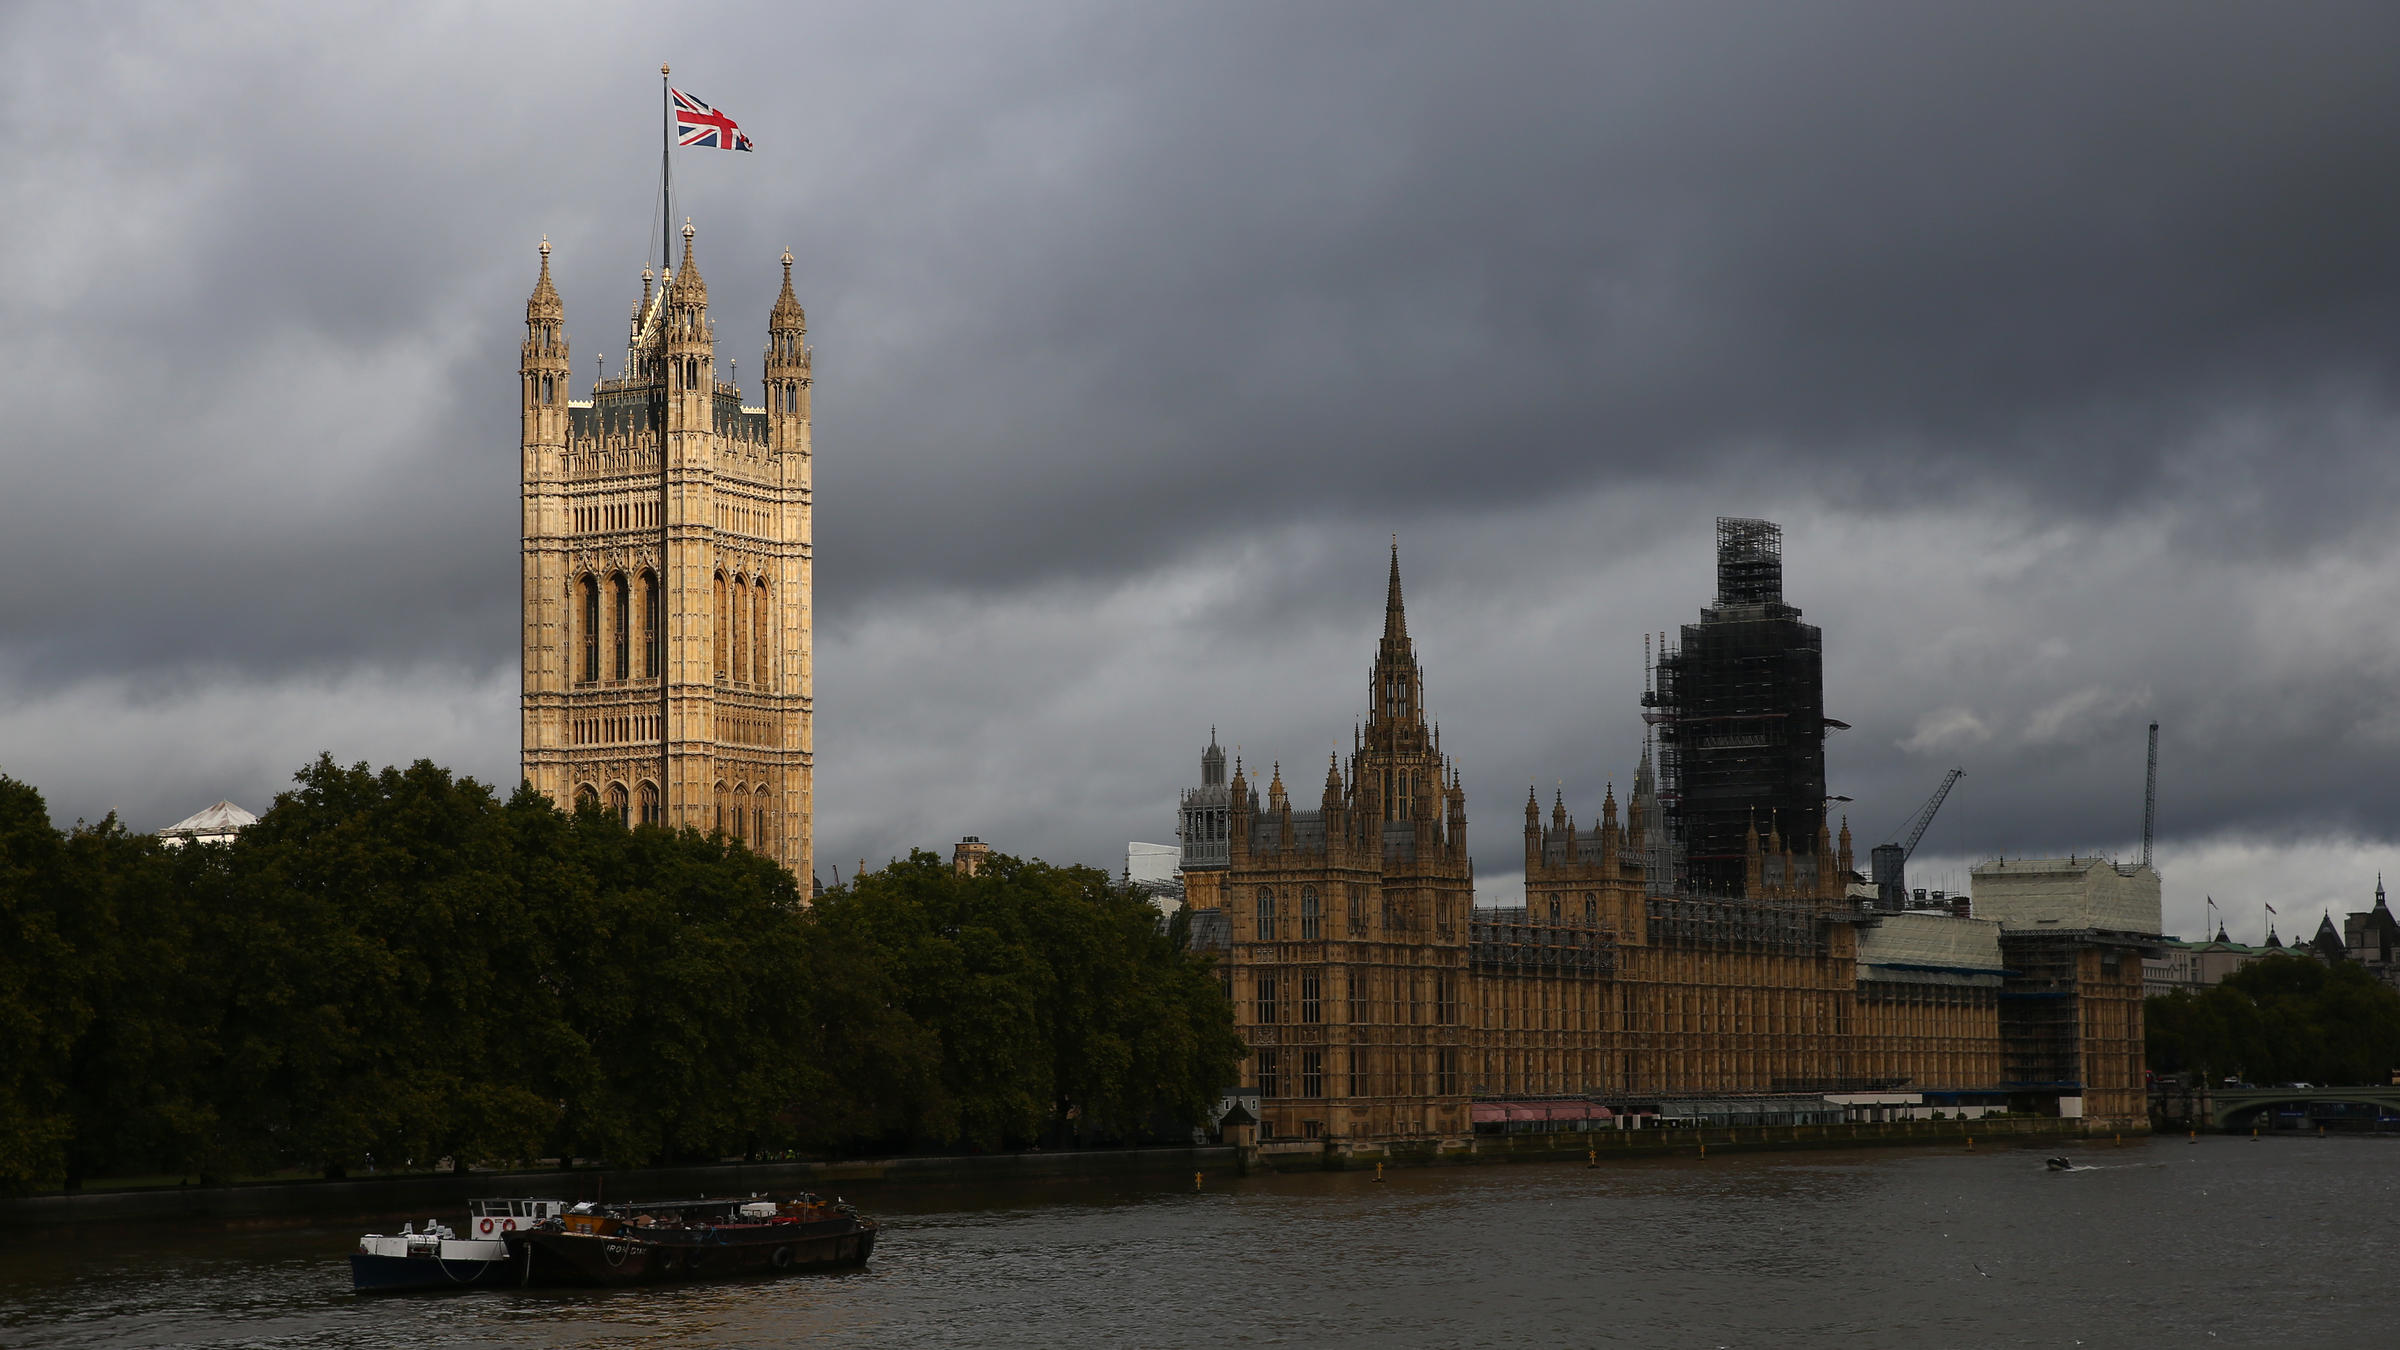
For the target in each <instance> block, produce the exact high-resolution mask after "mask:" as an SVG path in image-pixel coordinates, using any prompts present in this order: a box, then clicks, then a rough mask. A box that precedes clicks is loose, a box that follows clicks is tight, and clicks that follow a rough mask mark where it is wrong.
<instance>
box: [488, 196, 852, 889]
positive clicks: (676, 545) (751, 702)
mask: <svg viewBox="0 0 2400 1350" xmlns="http://www.w3.org/2000/svg"><path fill="white" fill-rule="evenodd" d="M693 233H694V231H693V229H692V226H691V224H690V222H688V221H687V222H685V224H684V227H683V262H682V265H681V266H680V267H678V268H677V269H676V271H675V274H674V275H673V276H672V277H669V278H666V279H665V280H664V281H663V282H661V281H659V279H658V278H656V277H654V276H653V274H652V273H651V271H650V270H649V269H648V268H644V269H643V270H642V297H641V299H640V300H638V301H636V302H635V304H634V306H633V315H632V322H631V325H630V335H629V341H628V346H627V353H626V358H625V364H624V366H623V373H622V374H621V375H619V376H618V377H616V378H614V379H606V378H596V379H595V381H594V383H593V384H592V385H591V387H590V396H589V397H588V398H585V399H574V398H572V397H570V394H569V386H570V381H571V379H572V370H571V367H570V364H569V359H568V355H569V354H568V346H567V339H566V330H565V326H564V325H565V307H564V305H563V303H562V302H561V300H560V298H559V294H558V290H557V287H556V286H555V285H554V284H553V283H552V281H551V279H550V245H549V241H548V240H547V239H545V240H544V241H543V243H542V246H541V256H542V263H541V275H540V278H539V279H538V280H537V281H536V282H535V283H534V289H533V295H532V298H531V299H529V300H527V301H526V304H525V343H524V348H523V352H522V357H521V359H520V362H519V372H520V385H521V388H520V393H519V399H520V404H521V408H522V414H523V434H522V438H521V439H522V451H523V461H522V464H523V469H522V472H523V479H522V483H523V506H524V518H523V538H524V592H523V597H522V613H523V618H524V648H523V656H524V662H523V710H524V725H523V752H522V754H523V772H524V777H525V780H526V781H527V782H529V783H531V784H533V786H534V787H535V788H537V789H539V790H540V791H541V792H543V793H544V794H546V795H547V796H549V797H550V798H551V800H553V801H555V802H557V803H558V804H559V805H560V806H562V807H568V808H572V807H575V806H577V805H580V804H586V803H589V804H593V805H598V806H600V807H602V808H604V809H607V810H609V811H612V812H615V813H616V814H617V815H618V816H619V817H620V818H621V819H623V820H625V821H626V822H628V823H630V824H645V823H663V824H667V825H670V826H674V827H683V826H690V827H693V828H696V829H699V830H701V831H703V832H722V833H724V834H725V835H727V836H729V837H731V838H734V839H738V840H740V841H742V842H743V843H745V844H746V845H748V846H749V847H750V848H751V849H753V850H755V851H756V852H759V853H761V854H764V855H766V856H768V857H772V858H774V859H775V860H777V861H778V862H780V863H782V864H783V865H785V866H786V867H788V868H790V869H791V870H792V871H793V872H795V873H796V874H797V875H798V876H799V878H800V881H801V886H802V890H803V893H806V891H807V890H808V888H809V884H810V880H811V875H810V872H811V864H812V862H813V854H812V848H811V822H812V814H813V808H814V800H813V793H812V786H811V777H812V768H813V760H814V733H813V728H812V725H811V723H812V711H813V694H812V676H813V670H812V644H811V637H810V608H811V600H810V594H811V586H812V582H813V576H812V568H813V560H812V557H811V524H810V501H811V454H812V447H811V444H810V429H809V427H810V423H809V416H810V414H809V402H810V359H811V356H810V349H809V346H808V320H807V316H806V315H805V314H804V313H803V312H802V310H801V308H800V302H799V300H798V299H797V298H796V297H795V296H794V295H793V293H792V255H791V254H790V253H788V252H787V253H785V254H784V255H783V259H782V262H783V291H782V294H781V295H779V296H778V297H777V298H776V301H775V306H774V309H773V310H772V311H771V312H770V314H769V316H768V322H767V350H766V362H765V379H764V380H763V381H762V382H761V385H760V388H759V389H758V390H757V391H756V393H755V395H754V396H755V397H757V398H758V399H759V402H758V403H757V404H747V403H745V402H744V399H743V391H742V390H741V389H740V388H739V387H737V386H736V385H734V384H732V383H730V382H729V381H727V380H725V379H723V378H721V377H720V374H719V371H718V367H717V360H716V328H715V324H714V323H713V321H712V320H711V319H710V318H709V312H708V284H707V283H706V282H705V281H703V280H702V279H701V276H700V269H699V266H698V264H697V263H696V262H695V261H694V254H693V246H692V239H693Z"/></svg>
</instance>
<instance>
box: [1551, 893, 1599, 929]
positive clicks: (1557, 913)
mask: <svg viewBox="0 0 2400 1350" xmlns="http://www.w3.org/2000/svg"><path fill="white" fill-rule="evenodd" d="M1562 913H1563V910H1562V909H1561V907H1560V904H1559V899H1558V897H1557V896H1555V895H1554V896H1551V897H1550V922H1552V923H1560V922H1563V919H1562V918H1561V915H1562ZM1583 922H1584V926H1585V927H1587V928H1597V927H1599V926H1600V902H1599V900H1598V899H1597V898H1595V897H1594V896H1593V895H1592V893H1591V892H1589V891H1586V892H1584V895H1583Z"/></svg>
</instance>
